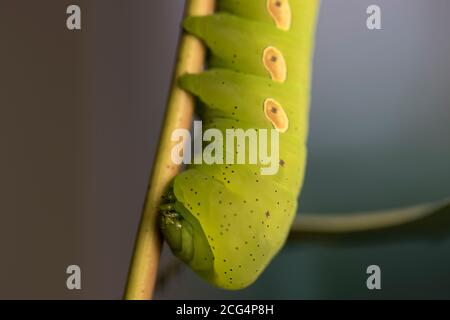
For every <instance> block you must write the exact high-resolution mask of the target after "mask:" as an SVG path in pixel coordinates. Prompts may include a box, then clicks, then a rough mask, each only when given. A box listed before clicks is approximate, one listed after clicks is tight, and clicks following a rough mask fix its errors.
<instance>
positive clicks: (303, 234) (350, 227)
mask: <svg viewBox="0 0 450 320" xmlns="http://www.w3.org/2000/svg"><path fill="white" fill-rule="evenodd" d="M446 237H450V199H445V200H442V201H437V202H434V203H427V204H421V205H417V206H411V207H406V208H400V209H392V210H383V211H376V212H375V211H374V212H360V213H352V214H300V215H299V216H298V217H297V218H296V220H295V221H294V224H293V225H292V229H291V233H290V235H289V239H290V240H295V241H298V242H299V243H304V244H306V243H315V244H321V245H322V244H330V243H335V244H337V243H341V244H342V243H345V244H349V243H350V244H355V243H361V244H362V243H363V242H364V243H367V241H368V240H369V241H372V242H373V243H379V244H381V243H384V242H388V241H389V242H392V241H398V240H411V239H412V240H414V239H424V240H434V239H436V238H446Z"/></svg>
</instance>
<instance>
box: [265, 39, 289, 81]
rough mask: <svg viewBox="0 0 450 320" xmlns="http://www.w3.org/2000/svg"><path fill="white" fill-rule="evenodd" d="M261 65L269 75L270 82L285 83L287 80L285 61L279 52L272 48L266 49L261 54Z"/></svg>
mask: <svg viewBox="0 0 450 320" xmlns="http://www.w3.org/2000/svg"><path fill="white" fill-rule="evenodd" d="M263 63H264V67H265V68H266V70H267V71H268V72H269V73H270V76H271V77H272V80H274V81H278V82H285V81H286V78H287V67H286V61H285V60H284V57H283V54H282V53H281V51H280V50H278V49H277V48H274V47H267V48H266V49H264V52H263Z"/></svg>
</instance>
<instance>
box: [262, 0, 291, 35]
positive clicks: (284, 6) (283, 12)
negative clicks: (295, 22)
mask: <svg viewBox="0 0 450 320" xmlns="http://www.w3.org/2000/svg"><path fill="white" fill-rule="evenodd" d="M267 11H269V13H270V15H271V16H272V18H273V20H275V23H276V25H277V27H278V28H279V29H281V30H284V31H288V30H289V29H290V28H291V19H292V12H291V6H290V5H289V0H267Z"/></svg>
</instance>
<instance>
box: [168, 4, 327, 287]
mask: <svg viewBox="0 0 450 320" xmlns="http://www.w3.org/2000/svg"><path fill="white" fill-rule="evenodd" d="M290 6H291V10H292V17H293V18H292V27H291V30H290V31H282V30H279V29H277V28H276V26H275V23H274V21H273V20H272V18H271V17H270V15H269V13H268V12H267V11H266V0H251V1H250V0H248V1H243V0H241V1H236V0H221V1H218V8H219V12H218V13H216V14H215V15H212V16H207V17H190V18H187V19H186V20H185V22H184V27H185V29H186V30H187V31H188V32H190V33H192V34H194V35H196V36H198V37H199V38H201V39H202V40H204V42H205V43H206V44H207V46H208V48H209V49H210V59H209V71H206V72H204V73H202V74H200V75H186V76H184V77H182V79H181V81H180V85H181V86H182V87H183V88H184V89H186V90H188V91H189V92H191V93H192V94H194V95H195V96H196V97H198V99H199V100H200V107H199V110H198V111H199V114H200V116H201V119H202V120H203V121H204V125H203V129H204V130H206V129H208V128H217V129H219V130H221V131H222V132H223V133H225V130H226V129H232V128H243V129H248V128H255V129H272V128H273V127H272V124H271V123H270V122H269V121H268V120H267V119H266V118H265V115H264V112H263V103H264V101H265V99H267V98H273V99H275V100H276V101H278V102H279V103H280V104H281V106H282V107H283V109H284V110H285V112H286V113H287V115H288V118H289V129H288V131H287V132H286V133H282V134H280V159H281V160H282V161H283V163H284V165H283V166H280V168H279V171H278V173H277V174H276V175H273V176H267V175H266V176H262V175H261V174H260V168H261V164H257V165H239V164H236V165H206V164H203V165H191V166H190V167H189V168H188V170H186V171H184V172H183V173H181V174H180V175H178V176H177V177H176V178H175V179H174V181H173V183H172V185H171V188H170V190H169V193H170V194H171V198H173V196H174V198H175V199H176V200H171V201H168V202H169V203H170V207H167V206H166V207H163V208H162V210H161V211H162V212H163V214H162V231H163V234H164V236H165V238H166V240H167V241H168V243H169V245H170V246H171V248H172V251H173V252H174V253H175V254H176V255H177V256H178V257H180V258H181V259H182V260H183V261H184V262H186V263H187V264H188V265H189V266H190V267H191V268H192V269H193V270H194V271H196V272H197V273H198V274H199V275H200V276H202V277H203V278H204V279H205V280H207V281H208V282H210V283H211V284H213V285H216V286H218V287H221V288H225V289H232V290H236V289H242V288H245V287H247V286H248V285H250V284H251V283H253V282H254V281H255V280H256V279H257V278H258V276H259V275H260V274H261V272H262V271H263V270H264V269H265V267H266V266H267V265H268V264H269V262H270V260H271V259H272V258H273V257H274V256H275V255H276V253H277V252H278V251H279V250H280V248H281V247H282V246H283V244H284V242H285V240H286V238H287V235H288V233H289V229H290V226H291V224H292V221H293V219H294V217H295V214H296V209H297V198H298V195H299V193H300V188H301V186H302V183H303V178H304V171H305V163H306V152H307V150H306V140H307V132H308V109H309V100H310V78H311V76H310V74H311V67H310V66H311V59H312V51H313V35H314V29H315V24H316V16H317V11H318V8H319V1H318V0H291V1H290ZM268 46H274V47H276V48H278V49H279V50H280V51H281V52H282V53H283V56H284V57H285V60H286V63H287V70H288V78H287V81H286V82H285V83H283V84H281V83H277V82H274V81H272V80H271V78H270V75H269V74H268V72H267V71H266V70H265V68H264V65H263V63H262V53H263V50H264V49H265V48H266V47H268ZM173 217H176V218H175V219H176V223H173V219H171V218H173ZM167 219H169V220H167Z"/></svg>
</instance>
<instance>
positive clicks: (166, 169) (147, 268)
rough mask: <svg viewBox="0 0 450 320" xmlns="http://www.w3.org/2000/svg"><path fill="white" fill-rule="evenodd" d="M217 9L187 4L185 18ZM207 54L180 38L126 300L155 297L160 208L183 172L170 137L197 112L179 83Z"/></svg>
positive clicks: (210, 2) (210, 0)
mask: <svg viewBox="0 0 450 320" xmlns="http://www.w3.org/2000/svg"><path fill="white" fill-rule="evenodd" d="M214 5H215V1H214V0H188V1H187V2H186V9H185V15H186V16H200V15H208V14H211V13H212V12H213V11H214ZM205 54H206V49H205V47H204V45H203V44H202V43H201V41H200V40H198V39H197V38H195V37H193V36H190V35H188V34H185V33H184V34H183V35H182V36H181V39H180V44H179V49H178V55H177V63H176V66H175V70H174V77H173V83H172V87H171V91H170V95H169V99H168V103H167V109H166V115H165V120H164V124H163V127H162V132H161V138H160V142H159V146H158V150H157V153H156V157H155V161H154V167H153V171H152V175H151V178H150V183H149V188H148V192H147V197H146V200H145V204H144V209H143V212H142V216H141V221H140V225H139V230H138V234H137V237H136V243H135V248H134V254H133V257H132V261H131V266H130V270H129V275H128V282H127V287H126V291H125V295H124V298H125V299H127V300H149V299H152V297H153V290H154V287H155V281H156V276H157V270H158V264H159V256H160V252H161V237H160V234H159V229H158V214H159V210H158V206H159V204H160V200H161V197H162V195H163V193H164V191H165V189H166V187H167V186H168V184H169V183H170V181H171V180H172V179H173V177H174V176H175V175H176V174H177V173H178V172H179V170H180V166H178V165H174V164H173V162H172V160H171V150H172V147H173V146H174V145H175V142H173V141H171V135H172V132H173V131H174V130H175V129H182V128H184V129H188V128H190V127H191V123H192V118H193V111H194V98H193V97H192V96H191V95H190V94H188V93H187V92H185V91H183V90H181V89H180V88H179V87H178V85H177V82H178V78H179V77H180V75H183V74H185V73H199V72H201V71H202V70H203V69H204V62H205Z"/></svg>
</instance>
